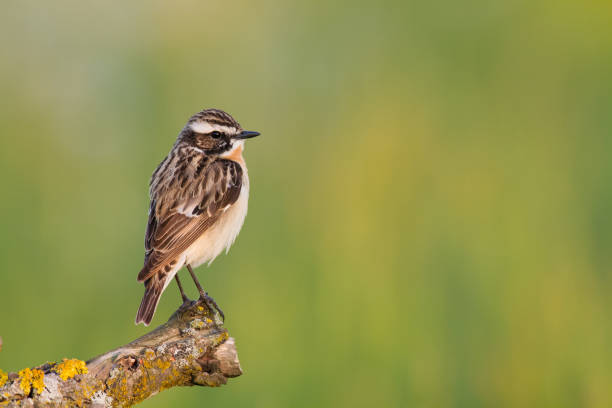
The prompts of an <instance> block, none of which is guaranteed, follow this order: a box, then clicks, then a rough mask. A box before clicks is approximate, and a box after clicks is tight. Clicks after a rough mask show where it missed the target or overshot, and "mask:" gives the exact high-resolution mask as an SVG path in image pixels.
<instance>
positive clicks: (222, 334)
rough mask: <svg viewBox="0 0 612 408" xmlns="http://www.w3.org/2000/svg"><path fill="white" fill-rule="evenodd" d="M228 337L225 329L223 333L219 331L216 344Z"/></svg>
mask: <svg viewBox="0 0 612 408" xmlns="http://www.w3.org/2000/svg"><path fill="white" fill-rule="evenodd" d="M228 338H229V334H227V332H226V331H224V332H223V333H221V334H220V335H219V337H217V344H221V343H223V342H224V341H225V340H227V339H228Z"/></svg>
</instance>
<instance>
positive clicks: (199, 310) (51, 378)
mask: <svg viewBox="0 0 612 408" xmlns="http://www.w3.org/2000/svg"><path fill="white" fill-rule="evenodd" d="M241 374H242V370H241V368H240V363H239V361H238V355H237V353H236V346H235V343H234V339H233V338H231V337H229V336H228V333H227V330H226V329H225V328H223V326H222V322H221V320H220V319H219V316H218V314H217V313H213V312H211V311H209V310H208V308H207V307H206V305H205V304H203V303H201V302H200V301H194V302H191V303H190V304H185V305H183V306H181V307H180V308H179V309H178V310H177V311H176V312H174V314H173V315H172V316H171V317H170V319H169V320H168V322H167V323H165V324H163V325H161V326H159V327H158V328H156V329H155V330H153V331H152V332H150V333H148V334H145V335H144V336H142V337H140V338H139V339H136V340H134V341H132V342H131V343H128V344H126V345H125V346H122V347H119V348H116V349H114V350H111V351H109V352H107V353H105V354H102V355H101V356H98V357H95V358H93V359H91V360H89V361H87V363H85V362H84V361H81V360H74V359H73V360H64V361H63V362H60V363H46V364H44V365H42V366H39V367H36V368H34V369H30V368H26V369H23V370H21V371H19V373H9V374H8V375H7V374H5V373H4V372H2V370H0V407H33V406H36V407H77V406H78V407H93V408H102V407H117V406H120V407H128V406H131V405H134V404H137V403H139V402H140V401H143V400H145V399H147V398H149V397H151V396H153V395H155V394H157V393H158V392H160V391H163V390H166V389H168V388H172V387H175V386H179V385H183V386H191V385H202V386H209V387H216V386H219V385H222V384H225V383H227V379H228V378H231V377H237V376H239V375H241Z"/></svg>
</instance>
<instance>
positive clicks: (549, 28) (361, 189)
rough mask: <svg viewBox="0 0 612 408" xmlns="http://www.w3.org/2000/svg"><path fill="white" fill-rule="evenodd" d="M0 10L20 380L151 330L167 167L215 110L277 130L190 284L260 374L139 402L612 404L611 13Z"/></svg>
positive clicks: (251, 154) (0, 150)
mask: <svg viewBox="0 0 612 408" xmlns="http://www.w3.org/2000/svg"><path fill="white" fill-rule="evenodd" d="M1 9H2V10H1V13H0V53H1V54H0V95H1V97H0V103H1V104H2V106H0V108H1V109H0V134H1V137H0V177H1V179H0V181H1V185H2V191H1V197H2V199H1V200H0V335H1V336H2V337H3V338H4V348H3V350H2V352H1V353H0V367H1V368H3V369H4V370H7V371H8V370H11V371H13V370H18V369H20V368H23V367H25V366H33V365H37V364H40V363H42V362H44V361H46V360H57V359H61V358H62V357H79V358H89V357H92V356H94V355H96V354H98V353H101V352H104V351H106V350H108V349H110V348H113V347H115V346H117V345H120V344H123V343H125V342H127V341H129V340H131V339H133V338H135V337H137V336H139V335H141V334H143V333H145V331H146V329H145V328H143V327H142V326H138V327H136V326H134V323H133V321H134V316H135V313H136V309H137V308H138V305H139V302H140V299H141V296H142V293H143V287H142V285H141V284H139V283H137V282H136V275H137V273H138V271H139V269H140V267H141V266H142V259H143V235H144V228H145V223H146V218H147V206H148V195H147V184H148V179H149V177H150V174H151V173H152V171H153V169H154V168H155V166H156V165H157V164H158V163H159V162H160V160H161V159H162V158H163V157H164V156H165V155H166V153H167V152H168V150H169V149H170V146H171V145H172V143H173V142H174V140H175V137H176V135H177V133H178V131H179V130H180V129H181V127H182V126H183V125H184V123H185V122H186V120H187V119H188V118H189V116H190V115H191V114H193V113H195V112H197V111H199V110H200V109H202V108H206V107H217V108H221V109H224V110H227V111H228V112H230V113H231V114H232V115H234V116H235V117H236V118H237V120H238V121H239V122H240V123H241V124H242V125H243V126H244V127H245V128H247V129H253V130H259V131H261V132H262V134H263V136H262V137H261V138H258V139H255V140H253V141H251V142H249V143H248V145H247V149H246V152H245V156H246V159H247V162H248V164H249V173H250V177H251V199H250V208H249V216H248V217H247V220H246V223H245V226H244V228H243V231H242V233H241V234H240V236H239V238H238V240H237V242H236V244H235V245H234V247H233V248H232V250H231V251H230V254H229V255H228V256H221V257H220V258H219V259H217V260H216V261H215V262H214V263H213V265H212V266H211V267H210V268H209V269H206V268H205V267H202V268H200V269H199V270H198V271H197V272H198V274H199V275H200V276H201V280H202V281H203V283H205V287H206V288H207V289H208V290H209V291H210V292H211V294H212V295H213V296H214V297H215V299H216V300H217V301H219V303H220V304H221V305H222V307H223V309H224V311H225V313H226V315H227V316H228V318H227V322H226V323H227V324H226V325H227V327H228V329H229V330H230V333H231V335H232V336H234V337H235V338H236V341H237V346H238V351H239V356H240V359H241V363H242V367H243V369H244V371H245V374H244V375H243V376H242V377H240V378H237V379H235V380H232V381H231V382H230V383H229V385H228V386H225V387H222V388H220V389H204V388H182V389H178V388H176V389H172V390H170V391H167V392H164V393H162V394H160V395H158V396H156V397H154V398H153V399H151V400H149V401H147V402H145V403H143V404H142V406H143V407H166V406H180V407H198V406H227V407H230V406H231V407H266V408H267V407H339V406H347V407H351V406H380V407H524V406H532V407H583V406H584V407H587V406H588V407H610V406H612V388H611V387H610V386H611V384H612V314H611V313H610V310H612V297H611V296H610V295H611V293H612V275H611V272H612V271H611V269H610V268H611V265H612V215H611V209H612V186H611V178H612V160H610V155H611V152H612V6H611V5H610V3H609V2H607V1H595V0H593V1H583V2H570V1H567V2H566V1H559V2H549V1H540V0H536V1H491V2H490V1H482V0H481V1H478V0H468V1H463V2H454V1H450V0H448V1H432V2H424V1H421V2H413V1H398V2H392V1H382V2H355V1H338V2H326V1H313V2H284V1H280V0H268V1H262V2H250V1H237V2H232V3H229V2H220V1H209V2H205V1H195V0H194V1H177V2H164V1H150V2H112V1H107V2H84V1H76V0H75V1H54V2H43V1H38V2H35V1H16V0H15V1H12V0H7V1H3V2H2V6H1ZM184 281H185V282H188V280H187V276H185V277H184ZM189 288H190V292H191V295H192V296H195V294H196V291H195V289H194V288H193V286H192V285H191V284H190V285H189ZM179 302H180V298H179V295H178V292H177V291H176V288H175V287H174V286H173V287H171V288H169V290H168V292H167V294H166V295H165V296H164V297H163V298H162V301H161V304H160V307H159V309H158V311H157V314H156V317H155V319H154V321H153V324H160V323H161V322H163V321H164V320H165V319H166V318H167V317H168V316H169V315H170V314H171V313H172V312H173V311H174V310H175V308H176V307H177V306H178V304H179Z"/></svg>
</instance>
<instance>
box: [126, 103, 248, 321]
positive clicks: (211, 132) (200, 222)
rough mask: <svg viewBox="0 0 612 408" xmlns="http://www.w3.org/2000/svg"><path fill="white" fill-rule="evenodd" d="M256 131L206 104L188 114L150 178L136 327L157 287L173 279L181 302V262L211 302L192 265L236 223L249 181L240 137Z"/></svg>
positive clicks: (147, 317)
mask: <svg viewBox="0 0 612 408" xmlns="http://www.w3.org/2000/svg"><path fill="white" fill-rule="evenodd" d="M258 135H259V133H258V132H250V131H246V130H243V129H242V127H241V126H240V124H238V122H236V121H235V120H234V118H232V117H231V116H230V115H229V114H227V113H225V112H223V111H221V110H218V109H206V110H203V111H201V112H199V113H196V114H195V115H193V116H192V117H191V118H190V119H189V121H188V122H187V124H186V125H185V127H184V128H183V130H181V132H180V133H179V135H178V137H177V139H176V142H175V143H174V146H172V149H171V150H170V153H169V154H168V156H167V157H166V158H165V159H164V160H163V161H162V162H161V163H160V164H159V166H157V169H156V170H155V171H154V172H153V175H152V176H151V183H150V189H149V195H150V198H151V205H150V208H149V222H148V224H147V230H146V233H145V259H144V266H143V268H142V270H141V271H140V273H139V274H138V281H139V282H144V285H145V293H144V297H143V298H142V302H141V303H140V308H139V309H138V313H137V315H136V324H138V323H144V324H145V326H148V325H149V323H151V319H152V318H153V314H154V313H155V309H156V308H157V304H158V302H159V298H160V296H161V294H162V292H163V291H164V290H165V289H166V287H167V286H168V285H169V284H170V282H171V281H172V278H175V280H176V283H177V285H178V288H179V290H180V292H181V296H182V298H183V302H188V301H189V299H188V298H187V296H186V295H185V293H184V292H183V287H182V285H181V282H180V280H179V277H178V275H177V272H178V271H179V270H180V269H181V268H182V267H183V266H185V265H186V266H187V270H188V271H189V273H190V274H191V277H192V278H193V280H194V282H195V284H196V286H197V287H198V290H199V292H200V299H202V301H204V302H205V303H206V304H207V305H208V306H209V308H210V307H214V308H215V309H216V310H217V311H218V312H219V313H220V314H221V316H222V317H223V318H224V315H223V312H222V311H221V310H220V309H219V307H218V306H217V304H216V303H215V301H214V300H213V299H212V298H211V297H209V296H208V294H207V293H206V292H205V291H204V290H203V289H202V286H201V285H200V283H199V282H198V280H197V278H196V276H195V274H194V273H193V269H192V267H193V268H195V267H198V266H199V265H201V264H203V263H205V262H208V263H209V264H210V263H211V262H212V261H213V260H214V259H215V258H216V257H217V255H219V254H220V253H221V252H222V251H223V250H224V249H225V250H226V252H227V251H229V248H230V246H231V245H232V244H233V242H234V240H235V239H236V236H237V235H238V232H240V228H241V227H242V224H243V223H244V218H245V217H246V213H247V205H248V199H249V178H248V174H247V168H246V163H245V162H244V158H243V157H242V151H243V148H244V140H245V139H249V138H252V137H255V136H258Z"/></svg>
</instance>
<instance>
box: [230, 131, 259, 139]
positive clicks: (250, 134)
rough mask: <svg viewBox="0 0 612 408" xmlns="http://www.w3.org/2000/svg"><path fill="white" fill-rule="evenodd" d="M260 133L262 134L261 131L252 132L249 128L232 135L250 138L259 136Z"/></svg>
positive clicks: (237, 137) (236, 137)
mask: <svg viewBox="0 0 612 408" xmlns="http://www.w3.org/2000/svg"><path fill="white" fill-rule="evenodd" d="M259 135H260V133H259V132H251V131H249V130H243V131H242V132H240V133H239V134H237V135H236V136H234V137H232V139H237V140H243V139H250V138H252V137H255V136H259Z"/></svg>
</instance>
